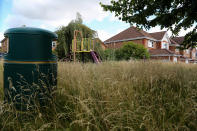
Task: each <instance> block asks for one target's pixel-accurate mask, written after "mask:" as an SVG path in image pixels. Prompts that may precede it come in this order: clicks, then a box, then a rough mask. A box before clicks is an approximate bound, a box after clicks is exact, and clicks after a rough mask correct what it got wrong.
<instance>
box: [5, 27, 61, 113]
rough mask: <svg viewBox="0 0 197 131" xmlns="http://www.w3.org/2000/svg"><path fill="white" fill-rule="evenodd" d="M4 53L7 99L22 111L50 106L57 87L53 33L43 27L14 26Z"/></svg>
mask: <svg viewBox="0 0 197 131" xmlns="http://www.w3.org/2000/svg"><path fill="white" fill-rule="evenodd" d="M4 35H5V37H7V38H8V45H7V46H8V48H7V49H8V52H7V54H6V55H5V56H4V98H5V101H6V102H8V103H11V104H13V105H14V107H16V108H17V109H19V110H32V109H34V106H35V105H39V106H40V105H44V106H45V105H46V104H47V103H49V102H50V101H51V99H52V97H53V96H52V92H53V90H54V89H55V88H56V87H57V57H56V56H55V55H53V54H52V41H54V40H56V39H57V35H56V34H55V33H53V32H50V31H47V30H44V29H39V28H29V27H21V28H11V29H8V30H7V31H6V32H5V33H4Z"/></svg>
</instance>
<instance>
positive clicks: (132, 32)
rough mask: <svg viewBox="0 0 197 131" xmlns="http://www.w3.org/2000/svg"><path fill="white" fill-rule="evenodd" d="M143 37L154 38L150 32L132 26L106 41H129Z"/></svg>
mask: <svg viewBox="0 0 197 131" xmlns="http://www.w3.org/2000/svg"><path fill="white" fill-rule="evenodd" d="M142 38H148V39H154V38H153V37H152V36H151V35H150V34H149V33H147V32H145V31H143V30H141V29H138V28H136V27H133V26H132V27H130V28H128V29H126V30H124V31H122V32H120V33H118V34H117V35H115V36H113V37H111V38H109V39H108V40H106V41H104V43H105V44H107V43H111V42H120V41H128V40H134V39H142ZM154 40H155V39H154Z"/></svg>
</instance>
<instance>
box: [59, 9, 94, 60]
mask: <svg viewBox="0 0 197 131" xmlns="http://www.w3.org/2000/svg"><path fill="white" fill-rule="evenodd" d="M75 30H80V31H82V33H83V37H84V38H94V37H95V34H96V31H94V30H92V29H90V28H89V27H87V26H86V25H84V24H83V20H82V17H81V15H80V14H79V13H77V14H76V19H75V20H72V21H71V22H70V23H69V24H68V25H67V26H62V27H60V28H59V29H58V30H57V31H56V33H57V34H58V46H57V48H56V52H57V54H58V57H59V59H61V58H63V57H65V56H69V55H70V52H71V49H70V47H71V45H72V40H73V38H74V31H75ZM63 54H64V55H63ZM65 54H66V55H65Z"/></svg>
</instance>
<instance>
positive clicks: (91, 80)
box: [0, 61, 197, 131]
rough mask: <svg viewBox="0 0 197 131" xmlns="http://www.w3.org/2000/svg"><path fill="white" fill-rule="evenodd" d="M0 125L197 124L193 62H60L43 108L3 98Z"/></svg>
mask: <svg viewBox="0 0 197 131" xmlns="http://www.w3.org/2000/svg"><path fill="white" fill-rule="evenodd" d="M2 71H3V68H2V64H0V78H1V79H0V93H1V94H0V96H1V97H0V130H58V131H61V130H62V131H63V130H67V131H69V130H79V131H81V130H91V131H92V130H95V131H97V130H98V131H108V130H115V131H116V130H118V131H120V130H137V131H138V130H139V131H146V130H152V131H160V130H168V131H172V130H197V128H196V123H197V117H196V116H197V66H196V65H192V64H174V63H161V62H142V61H140V62H124V61H123V62H104V63H102V64H98V65H96V64H91V63H88V64H80V63H76V64H74V63H58V78H57V79H58V89H57V91H56V92H55V94H56V97H55V99H54V103H53V105H52V106H51V107H50V108H49V109H47V110H45V111H42V110H39V109H35V110H34V111H29V112H20V111H16V110H15V109H13V108H11V106H10V105H9V104H3V97H2V96H3V93H2V87H3V82H2Z"/></svg>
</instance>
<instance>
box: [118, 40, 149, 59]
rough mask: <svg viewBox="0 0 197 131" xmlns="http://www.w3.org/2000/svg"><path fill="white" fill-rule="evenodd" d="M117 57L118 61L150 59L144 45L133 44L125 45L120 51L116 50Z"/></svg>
mask: <svg viewBox="0 0 197 131" xmlns="http://www.w3.org/2000/svg"><path fill="white" fill-rule="evenodd" d="M115 55H116V59H117V60H129V59H131V58H134V59H144V58H149V57H150V55H149V53H148V51H147V49H146V48H144V46H143V45H141V44H135V43H133V42H127V43H124V45H123V46H122V47H121V48H120V49H117V50H116V52H115Z"/></svg>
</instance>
